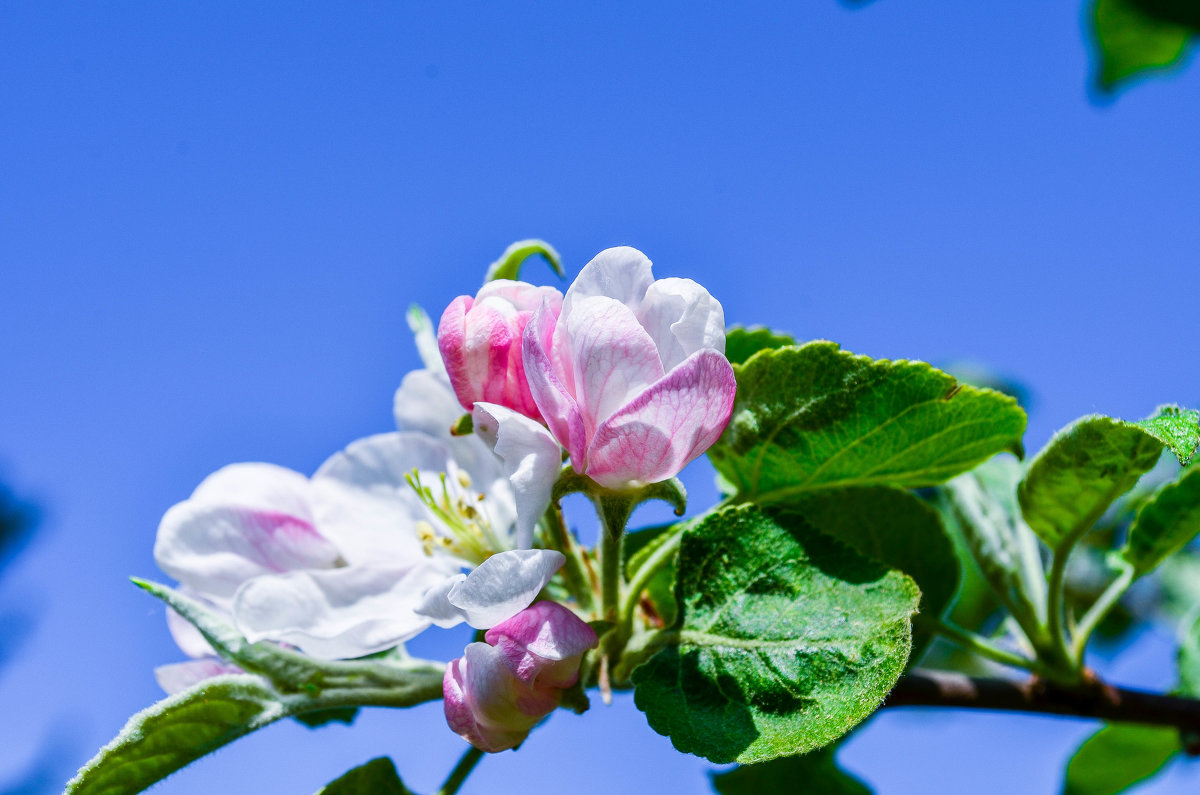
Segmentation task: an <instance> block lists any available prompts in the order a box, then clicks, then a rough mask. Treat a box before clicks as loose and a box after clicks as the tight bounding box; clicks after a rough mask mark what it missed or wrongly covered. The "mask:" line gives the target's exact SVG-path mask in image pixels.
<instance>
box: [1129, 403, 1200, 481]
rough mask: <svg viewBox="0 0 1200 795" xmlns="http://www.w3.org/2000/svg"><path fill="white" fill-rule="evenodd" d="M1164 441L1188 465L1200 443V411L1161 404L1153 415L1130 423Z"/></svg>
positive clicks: (1184, 464) (1182, 462) (1165, 445)
mask: <svg viewBox="0 0 1200 795" xmlns="http://www.w3.org/2000/svg"><path fill="white" fill-rule="evenodd" d="M1130 424H1131V425H1136V426H1138V427H1139V428H1141V429H1142V430H1144V431H1145V432H1146V433H1148V434H1150V435H1151V436H1153V437H1154V438H1155V439H1158V440H1159V441H1160V442H1162V443H1163V446H1164V447H1166V448H1167V449H1168V450H1170V451H1171V452H1172V453H1174V454H1175V457H1176V458H1178V459H1179V463H1180V464H1181V465H1183V466H1187V465H1188V463H1189V462H1191V460H1192V455H1193V454H1194V453H1195V452H1196V447H1197V446H1198V445H1200V411H1197V410H1196V409H1181V408H1179V407H1178V406H1159V408H1158V411H1157V412H1155V414H1154V416H1153V417H1150V418H1149V419H1146V420H1140V421H1138V422H1134V423H1130Z"/></svg>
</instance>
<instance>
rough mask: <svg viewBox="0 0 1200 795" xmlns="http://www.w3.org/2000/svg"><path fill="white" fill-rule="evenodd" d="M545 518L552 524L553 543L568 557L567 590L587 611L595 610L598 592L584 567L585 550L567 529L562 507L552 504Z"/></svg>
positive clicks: (550, 534)
mask: <svg viewBox="0 0 1200 795" xmlns="http://www.w3.org/2000/svg"><path fill="white" fill-rule="evenodd" d="M545 518H546V520H547V523H548V524H549V525H550V533H549V536H550V538H551V543H553V544H554V545H555V547H556V548H557V549H558V551H559V552H561V553H563V555H564V556H565V557H566V559H567V562H566V564H564V565H563V578H564V579H565V580H566V583H567V590H568V591H570V592H571V596H573V597H575V600H576V601H577V602H579V606H580V608H582V609H583V610H587V611H591V610H594V609H595V607H596V592H595V590H593V588H592V584H591V580H590V579H589V578H588V574H587V569H586V568H585V567H584V562H583V550H582V549H581V548H580V547H579V545H578V544H576V543H575V540H574V538H573V537H572V536H571V531H570V530H568V529H567V523H566V521H565V520H564V519H563V512H562V508H560V507H559V506H558V505H551V506H550V510H549V511H547V512H546V517H545Z"/></svg>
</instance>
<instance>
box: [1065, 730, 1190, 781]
mask: <svg viewBox="0 0 1200 795" xmlns="http://www.w3.org/2000/svg"><path fill="white" fill-rule="evenodd" d="M1178 752H1179V731H1178V730H1177V729H1173V728H1169V727H1167V728H1164V727H1162V726H1140V725H1138V724H1136V723H1114V724H1110V725H1107V726H1105V727H1103V728H1102V729H1100V731H1098V732H1096V733H1095V734H1093V735H1092V736H1091V737H1089V738H1087V739H1086V740H1085V741H1084V742H1083V745H1081V746H1079V750H1077V751H1076V752H1075V755H1074V756H1073V757H1071V761H1070V763H1068V764H1067V776H1066V781H1064V782H1063V795H1117V793H1119V792H1124V791H1125V790H1127V789H1129V788H1130V787H1132V786H1133V785H1134V784H1137V783H1138V782H1139V781H1144V780H1146V779H1148V778H1150V777H1151V776H1153V775H1154V774H1155V773H1157V772H1158V771H1159V770H1162V768H1163V766H1164V765H1165V764H1166V763H1167V762H1169V761H1171V757H1173V756H1175V754H1177V753H1178Z"/></svg>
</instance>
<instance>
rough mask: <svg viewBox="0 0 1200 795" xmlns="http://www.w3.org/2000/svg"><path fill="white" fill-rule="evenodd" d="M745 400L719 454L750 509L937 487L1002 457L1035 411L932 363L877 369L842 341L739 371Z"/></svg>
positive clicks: (784, 353) (880, 364)
mask: <svg viewBox="0 0 1200 795" xmlns="http://www.w3.org/2000/svg"><path fill="white" fill-rule="evenodd" d="M735 372H736V374H737V378H738V393H737V401H736V403H735V405H734V410H733V417H732V419H731V420H730V423H729V426H728V428H727V429H726V430H725V434H724V435H723V436H722V437H721V439H720V441H718V442H717V444H716V445H714V446H713V447H712V448H711V449H710V450H709V451H708V454H709V456H710V457H711V458H712V461H713V464H714V465H715V466H716V468H717V470H718V471H719V472H720V473H721V474H722V475H724V476H725V478H726V479H727V480H728V481H729V482H730V483H731V484H732V485H734V486H735V487H736V488H737V490H738V497H739V498H740V499H742V500H746V501H753V502H759V503H772V502H779V501H783V500H788V499H791V498H793V497H795V496H797V495H800V494H805V493H808V492H813V491H818V490H821V489H830V488H838V487H843V486H876V485H885V486H886V485H890V486H900V487H904V488H915V487H919V486H930V485H934V484H937V483H940V482H942V481H943V480H946V479H947V478H950V477H953V476H954V475H957V474H959V473H960V472H963V471H966V470H968V469H970V468H971V467H973V466H975V465H976V464H978V463H980V462H982V461H984V460H986V459H988V458H990V457H991V456H992V455H994V454H995V453H998V452H1000V451H1002V450H1013V451H1015V452H1018V453H1019V451H1020V446H1021V434H1022V432H1023V431H1024V429H1025V412H1024V411H1022V410H1021V408H1020V407H1019V406H1018V405H1017V403H1016V401H1015V400H1013V399H1012V398H1010V397H1008V396H1006V395H1001V394H999V393H997V392H993V391H991V390H987V389H977V388H975V387H970V386H963V385H961V384H959V383H958V382H957V381H955V380H954V378H953V377H951V376H949V375H947V374H946V373H943V372H941V371H940V370H935V369H934V368H933V367H931V366H929V365H928V364H925V363H924V362H909V361H888V360H884V359H880V360H873V359H869V358H867V357H865V356H855V355H854V354H851V353H847V352H845V351H842V350H839V349H838V346H837V345H836V344H834V343H832V342H811V343H808V344H807V345H803V346H800V347H798V348H797V347H788V348H778V349H776V350H768V351H762V352H760V353H758V354H756V355H755V356H753V357H752V358H751V359H750V360H749V361H748V362H746V364H745V365H742V366H740V367H737V368H735Z"/></svg>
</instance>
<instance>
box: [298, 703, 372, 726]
mask: <svg viewBox="0 0 1200 795" xmlns="http://www.w3.org/2000/svg"><path fill="white" fill-rule="evenodd" d="M357 717H358V707H335V708H334V709H322V710H318V711H316V712H306V713H304V714H303V715H297V716H296V722H297V723H302V724H304V725H305V726H307V727H308V728H310V729H319V728H321V727H322V726H328V725H329V724H331V723H344V724H345V725H347V726H350V725H352V724H353V723H354V719H355V718H357Z"/></svg>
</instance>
